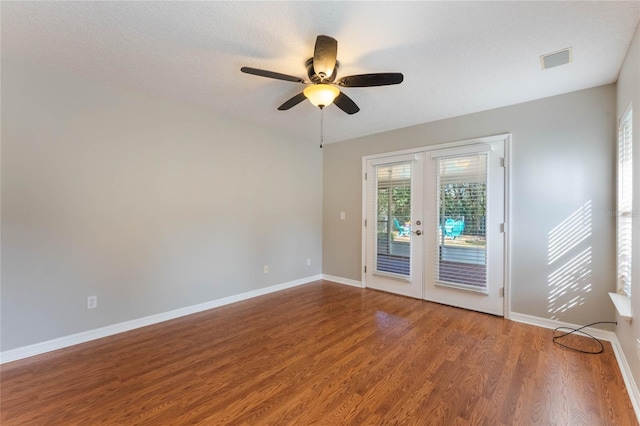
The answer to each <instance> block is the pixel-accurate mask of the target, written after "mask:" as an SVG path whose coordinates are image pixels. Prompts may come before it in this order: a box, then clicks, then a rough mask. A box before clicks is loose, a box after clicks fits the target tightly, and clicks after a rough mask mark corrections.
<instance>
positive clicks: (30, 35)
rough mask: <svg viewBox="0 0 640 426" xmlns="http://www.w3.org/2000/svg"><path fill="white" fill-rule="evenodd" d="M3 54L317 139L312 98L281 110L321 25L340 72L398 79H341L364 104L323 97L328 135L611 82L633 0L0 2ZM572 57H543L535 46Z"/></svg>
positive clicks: (295, 89) (637, 5) (638, 6)
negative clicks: (341, 104) (273, 74)
mask: <svg viewBox="0 0 640 426" xmlns="http://www.w3.org/2000/svg"><path fill="white" fill-rule="evenodd" d="M1 8H2V9H1V13H2V15H1V17H2V56H3V57H12V58H16V59H18V60H22V61H27V62H32V63H36V64H40V65H42V66H45V67H50V68H54V69H63V70H68V71H71V72H74V73H78V74H81V75H84V76H87V77H89V78H91V79H94V80H98V81H102V82H105V83H107V84H110V85H114V86H119V87H123V88H127V89H133V90H136V91H141V92H145V93H149V94H152V95H156V96H160V97H163V98H169V99H173V100H176V101H180V102H186V103H190V104H196V105H200V106H204V107H207V108H210V109H211V110H213V111H215V113H216V114H218V115H222V116H225V117H230V118H234V119H237V120H241V121H244V122H248V123H256V124H259V125H263V126H268V127H271V128H274V129H279V130H280V131H284V132H286V133H288V134H289V135H291V136H293V137H296V138H300V139H302V140H308V141H318V140H319V137H320V135H319V133H320V132H319V122H320V112H319V110H318V109H317V108H315V107H313V106H312V105H311V104H310V103H309V102H303V103H301V104H299V105H298V106H296V107H294V108H292V109H291V110H289V111H277V107H278V106H279V105H280V104H282V103H283V102H284V101H285V100H287V99H289V98H290V97H292V96H294V95H295V94H297V93H299V92H300V91H301V90H302V89H303V86H302V85H300V84H296V83H290V82H285V81H278V80H271V79H266V78H262V77H257V76H252V75H247V74H244V73H241V72H240V67H242V66H249V67H254V68H262V69H267V70H272V71H277V72H281V73H285V74H291V75H296V76H300V77H305V76H306V73H305V68H304V62H305V60H306V59H307V58H309V57H311V56H312V55H313V47H314V43H315V38H316V36H317V35H319V34H325V35H329V36H332V37H334V38H336V39H337V40H338V60H339V62H340V69H339V71H338V77H340V76H346V75H352V74H360V73H369V72H402V73H403V74H404V77H405V79H404V82H403V83H402V84H401V85H398V86H387V87H370V88H346V89H343V90H344V92H345V93H346V94H347V95H348V96H350V97H351V98H352V99H353V100H354V101H355V102H356V103H357V104H358V105H359V106H360V109H361V110H360V112H359V113H357V114H355V115H351V116H350V115H347V114H345V113H343V112H342V111H341V110H339V109H338V108H337V107H335V106H331V107H328V108H327V109H326V110H325V113H324V114H325V117H324V121H325V141H326V142H332V141H340V140H344V139H348V138H352V137H357V136H362V135H367V134H372V133H377V132H381V131H384V130H391V129H395V128H400V127H405V126H410V125H413V124H419V123H425V122H429V121H433V120H437V119H442V118H446V117H453V116H458V115H462V114H467V113H472V112H476V111H482V110H487V109H491V108H497V107H501V106H506V105H512V104H516V103H520V102H525V101H529V100H533V99H539V98H544V97H547V96H553V95H557V94H561V93H567V92H571V91H575V90H580V89H585V88H589V87H595V86H599V85H602V84H608V83H613V82H615V81H616V80H617V76H618V72H619V70H620V66H621V64H622V61H623V60H624V56H625V53H626V51H627V49H628V46H629V43H630V41H631V38H632V37H633V33H634V30H635V28H636V26H637V25H638V22H639V19H640V2H638V1H637V0H636V1H621V2H611V1H596V2H573V1H572V2H542V1H539V2H483V1H474V2H396V1H394V2H134V1H126V2H7V1H3V2H2V5H1ZM570 46H571V47H573V59H574V62H573V63H571V64H569V65H565V66H561V67H557V68H552V69H549V70H544V71H543V70H541V67H540V55H542V54H545V53H549V52H553V51H556V50H559V49H563V48H566V47H570Z"/></svg>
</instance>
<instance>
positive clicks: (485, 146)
mask: <svg viewBox="0 0 640 426" xmlns="http://www.w3.org/2000/svg"><path fill="white" fill-rule="evenodd" d="M491 151H493V145H491V144H489V143H478V144H473V145H465V146H463V147H458V148H446V149H438V150H435V151H432V152H431V158H443V157H453V156H459V155H465V154H481V153H485V152H491Z"/></svg>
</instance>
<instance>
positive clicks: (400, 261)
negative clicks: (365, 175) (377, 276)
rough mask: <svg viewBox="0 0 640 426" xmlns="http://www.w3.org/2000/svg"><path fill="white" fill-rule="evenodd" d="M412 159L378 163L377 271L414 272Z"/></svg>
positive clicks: (387, 272) (407, 273) (406, 273)
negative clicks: (412, 249)
mask: <svg viewBox="0 0 640 426" xmlns="http://www.w3.org/2000/svg"><path fill="white" fill-rule="evenodd" d="M411 171H412V170H411V162H406V163H397V164H391V165H389V164H385V165H380V166H376V182H377V197H376V226H377V244H376V272H383V273H385V274H392V275H393V274H398V275H403V276H409V275H410V272H411V260H410V259H411V258H410V254H411Z"/></svg>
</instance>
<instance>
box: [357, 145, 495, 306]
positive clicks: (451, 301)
mask: <svg viewBox="0 0 640 426" xmlns="http://www.w3.org/2000/svg"><path fill="white" fill-rule="evenodd" d="M505 143H506V137H504V136H503V137H501V138H494V139H493V140H491V139H489V140H487V139H483V140H478V141H476V142H475V143H469V144H465V145H461V146H454V147H447V148H440V149H437V148H436V149H428V150H427V149H425V150H424V151H420V152H415V153H410V154H402V155H391V156H388V157H384V156H377V157H376V158H370V159H366V161H365V163H366V164H365V167H366V175H365V177H366V180H365V187H366V192H365V216H366V220H365V225H366V226H365V228H364V229H365V232H364V238H365V256H364V263H365V265H364V266H365V273H364V277H363V280H364V283H365V286H366V287H370V288H374V289H378V290H383V291H388V292H393V293H397V294H402V295H405V296H410V297H415V298H423V299H426V300H431V301H434V302H438V303H444V304H448V305H453V306H458V307H462V308H466V309H471V310H476V311H481V312H487V313H491V314H495V315H504V285H505V281H504V276H505V273H504V271H505V268H504V259H505V234H504V226H505V185H506V182H505V179H506V177H505V168H504V167H503V166H504V157H505Z"/></svg>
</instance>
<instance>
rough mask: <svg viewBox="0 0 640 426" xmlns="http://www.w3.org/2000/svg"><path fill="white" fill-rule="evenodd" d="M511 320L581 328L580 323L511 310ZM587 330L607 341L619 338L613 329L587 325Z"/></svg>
mask: <svg viewBox="0 0 640 426" xmlns="http://www.w3.org/2000/svg"><path fill="white" fill-rule="evenodd" d="M511 321H515V322H521V323H523V324H529V325H535V326H538V327H542V328H550V329H554V328H557V327H569V328H580V327H581V326H580V325H576V324H571V323H568V322H564V321H556V320H552V319H548V318H541V317H536V316H533V315H527V314H520V313H517V312H511ZM583 330H584V331H585V332H587V333H589V334H591V335H592V336H593V337H595V338H597V339H602V340H606V341H607V342H613V341H614V340H617V339H618V338H617V337H616V333H614V332H613V331H606V330H601V329H599V328H593V327H587V328H584V329H583Z"/></svg>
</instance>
